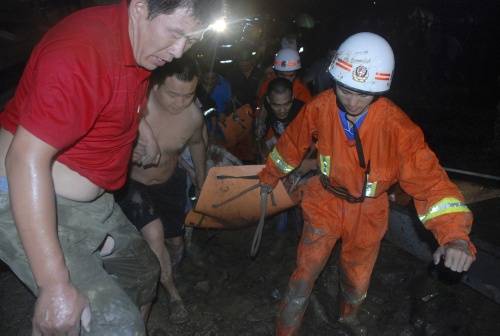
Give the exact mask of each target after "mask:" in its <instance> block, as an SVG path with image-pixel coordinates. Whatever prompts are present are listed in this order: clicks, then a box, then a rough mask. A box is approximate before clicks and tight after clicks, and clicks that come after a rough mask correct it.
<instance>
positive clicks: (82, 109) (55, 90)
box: [19, 43, 110, 149]
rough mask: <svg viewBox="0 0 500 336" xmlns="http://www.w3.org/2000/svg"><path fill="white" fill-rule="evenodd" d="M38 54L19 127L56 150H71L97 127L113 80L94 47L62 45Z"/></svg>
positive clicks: (48, 48)
mask: <svg viewBox="0 0 500 336" xmlns="http://www.w3.org/2000/svg"><path fill="white" fill-rule="evenodd" d="M37 53H38V57H37V60H36V62H35V64H34V65H33V68H32V72H31V76H30V77H29V78H27V79H28V80H31V81H32V83H30V90H29V92H27V95H26V99H25V100H24V104H23V106H22V107H21V109H20V111H19V115H20V119H19V125H21V126H23V127H24V128H26V129H27V130H28V131H30V132H31V133H32V134H34V135H35V136H36V137H38V138H39V139H41V140H43V141H44V142H46V143H48V144H50V145H51V146H53V147H55V148H58V149H63V148H67V147H69V146H71V145H72V144H74V143H75V142H76V141H78V139H80V138H81V137H83V136H84V135H85V134H86V133H87V132H88V131H89V129H90V128H91V127H92V125H93V124H94V122H95V120H96V119H97V116H98V115H99V112H100V111H101V110H102V109H103V108H104V106H105V105H106V103H107V99H108V98H107V97H109V94H108V92H109V91H110V81H109V78H108V76H107V75H106V73H105V71H104V69H105V67H104V66H103V64H102V60H100V59H99V55H98V53H97V52H96V51H95V50H94V49H93V48H91V47H88V46H82V45H75V44H74V43H72V44H65V45H62V43H59V44H57V45H55V46H50V45H49V46H48V47H45V48H44V49H43V50H41V51H37Z"/></svg>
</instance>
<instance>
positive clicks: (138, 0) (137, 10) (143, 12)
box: [128, 0, 149, 20]
mask: <svg viewBox="0 0 500 336" xmlns="http://www.w3.org/2000/svg"><path fill="white" fill-rule="evenodd" d="M128 12H129V15H130V16H131V17H132V18H133V19H134V20H138V19H140V18H148V16H149V10H148V4H147V3H146V1H145V0H130V4H129V6H128Z"/></svg>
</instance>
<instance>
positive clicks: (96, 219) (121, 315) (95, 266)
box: [0, 193, 159, 336]
mask: <svg viewBox="0 0 500 336" xmlns="http://www.w3.org/2000/svg"><path fill="white" fill-rule="evenodd" d="M57 218H58V235H59V241H60V243H61V247H62V249H63V253H64V257H65V261H66V266H67V267H68V270H69V273H70V278H71V282H72V283H73V284H74V285H75V287H76V288H77V289H78V290H79V291H80V292H82V293H83V294H84V295H86V296H87V298H88V299H89V302H90V308H91V314H92V318H91V324H90V333H87V332H85V331H82V333H81V334H82V335H85V336H87V335H96V336H97V335H110V336H115V335H116V336H122V335H124V336H128V335H130V336H132V335H134V336H135V335H145V326H144V322H143V320H142V317H141V314H140V312H139V309H138V306H140V305H143V304H145V303H149V302H151V301H152V299H153V298H154V296H155V294H156V284H157V282H158V279H159V264H158V261H157V258H156V257H155V255H154V254H153V253H152V252H151V250H150V249H149V248H148V246H147V244H146V242H145V241H144V239H142V237H141V235H140V234H139V233H138V232H137V230H136V229H135V228H134V227H133V226H132V224H130V222H128V220H127V219H126V217H125V215H124V214H123V213H122V212H121V210H120V208H119V206H118V205H117V204H115V203H114V199H113V196H112V195H110V194H104V195H102V196H101V197H99V198H98V199H97V200H95V201H93V202H73V201H70V200H66V199H64V198H61V197H58V198H57ZM108 234H109V235H110V236H112V237H113V239H114V241H115V247H114V250H113V252H112V253H111V254H110V255H109V256H107V257H104V258H103V257H101V256H100V254H99V250H98V248H99V247H100V245H101V244H102V242H103V241H104V239H105V237H106V236H107V235H108ZM0 258H1V259H2V260H4V261H5V262H6V263H7V264H8V265H9V266H10V268H11V269H12V271H13V272H14V273H15V274H16V275H17V276H18V277H19V278H20V279H21V280H22V281H23V282H24V283H25V284H26V285H27V286H28V287H29V288H30V289H31V291H33V293H35V295H36V294H37V291H38V289H37V287H36V284H35V282H34V279H33V275H32V273H31V270H30V266H29V264H28V260H27V258H26V255H25V253H24V249H23V247H22V245H21V242H20V240H19V237H18V235H17V231H16V226H15V224H14V222H13V220H12V215H11V211H10V202H9V198H8V195H7V194H6V193H0Z"/></svg>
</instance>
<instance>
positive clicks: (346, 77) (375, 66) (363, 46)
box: [328, 33, 394, 94]
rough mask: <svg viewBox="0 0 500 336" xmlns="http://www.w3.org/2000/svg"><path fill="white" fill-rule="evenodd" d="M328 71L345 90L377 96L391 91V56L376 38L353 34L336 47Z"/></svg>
mask: <svg viewBox="0 0 500 336" xmlns="http://www.w3.org/2000/svg"><path fill="white" fill-rule="evenodd" d="M328 71H329V72H330V74H331V75H332V76H333V79H334V80H335V81H336V82H338V83H339V84H341V85H343V86H345V87H347V88H351V89H353V90H356V91H361V92H366V93H372V94H381V93H384V92H386V91H389V89H390V87H391V82H392V75H393V72H394V53H393V52H392V48H391V46H390V45H389V43H387V41H386V40H385V39H384V38H383V37H381V36H379V35H377V34H373V33H358V34H354V35H352V36H350V37H349V38H348V39H347V40H345V41H344V43H342V44H341V45H340V47H339V49H338V50H337V55H336V56H335V58H334V59H333V61H332V63H331V64H330V67H329V68H328Z"/></svg>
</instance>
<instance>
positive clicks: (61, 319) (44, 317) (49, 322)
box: [32, 283, 91, 336]
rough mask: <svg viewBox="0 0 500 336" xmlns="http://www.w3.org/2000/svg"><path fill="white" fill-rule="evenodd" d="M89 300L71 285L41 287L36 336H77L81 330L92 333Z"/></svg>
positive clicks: (34, 333)
mask: <svg viewBox="0 0 500 336" xmlns="http://www.w3.org/2000/svg"><path fill="white" fill-rule="evenodd" d="M90 318H91V316H90V306H89V302H88V300H87V298H86V297H85V296H83V295H82V294H81V293H80V292H78V290H77V289H76V288H75V287H73V285H72V284H71V283H64V284H55V285H52V286H49V287H45V288H40V291H39V296H38V299H37V301H36V304H35V312H34V314H33V331H32V335H33V336H41V335H69V336H78V335H79V334H80V327H83V328H84V329H85V330H86V331H87V332H89V331H90Z"/></svg>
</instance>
